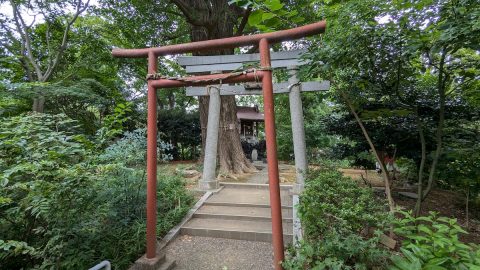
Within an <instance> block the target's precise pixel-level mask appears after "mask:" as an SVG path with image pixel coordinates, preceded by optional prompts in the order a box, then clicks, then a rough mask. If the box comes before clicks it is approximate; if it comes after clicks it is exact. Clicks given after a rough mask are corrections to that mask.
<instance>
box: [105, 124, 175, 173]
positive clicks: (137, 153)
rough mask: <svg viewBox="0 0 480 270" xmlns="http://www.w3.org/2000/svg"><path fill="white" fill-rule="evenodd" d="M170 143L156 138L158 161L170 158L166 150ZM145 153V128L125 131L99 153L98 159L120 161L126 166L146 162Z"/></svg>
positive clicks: (168, 149) (169, 148)
mask: <svg viewBox="0 0 480 270" xmlns="http://www.w3.org/2000/svg"><path fill="white" fill-rule="evenodd" d="M171 149H172V145H171V144H169V143H165V142H163V141H162V140H160V139H158V140H157V155H158V158H159V160H160V161H164V162H165V161H169V160H172V156H171V155H170V154H168V153H167V152H168V151H170V150H171ZM146 153H147V130H146V129H145V128H141V129H136V130H134V131H131V132H130V131H127V132H125V133H124V134H123V138H121V139H119V140H117V141H116V142H115V143H113V144H111V145H110V146H109V147H107V149H105V152H104V153H103V154H102V155H100V160H103V161H110V162H120V163H122V164H124V165H126V166H139V165H145V164H146Z"/></svg>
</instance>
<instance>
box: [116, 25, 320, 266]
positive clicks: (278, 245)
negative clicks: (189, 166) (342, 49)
mask: <svg viewBox="0 0 480 270" xmlns="http://www.w3.org/2000/svg"><path fill="white" fill-rule="evenodd" d="M325 28H326V22H325V21H320V22H317V23H313V24H309V25H305V26H302V27H297V28H293V29H288V30H283V31H277V32H271V33H265V34H257V35H249V36H239V37H230V38H223V39H215V40H206V41H199V42H192V43H184V44H178V45H171V46H164V47H155V48H143V49H113V50H112V55H113V56H114V57H127V58H148V77H147V79H148V83H147V85H148V94H147V98H148V102H147V108H148V114H147V115H148V116H147V251H146V258H147V259H154V258H155V256H156V242H157V239H156V220H157V193H156V192H157V150H156V149H157V98H156V89H158V88H173V87H181V86H202V85H209V84H212V83H218V82H222V83H237V82H251V81H257V80H259V81H261V83H262V92H263V98H264V114H265V133H266V141H267V159H268V181H269V189H270V207H271V212H272V243H273V250H274V265H275V269H282V266H281V262H282V261H283V259H284V246H283V229H282V212H281V211H282V210H281V202H280V185H279V175H278V160H277V146H276V133H275V115H274V103H273V85H272V70H271V61H270V45H271V44H275V43H279V42H281V41H286V40H293V39H299V38H303V37H306V36H312V35H315V34H320V33H323V32H324V31H325ZM257 44H258V45H259V51H260V68H257V69H250V70H245V71H243V72H236V73H226V74H212V75H202V76H191V77H185V78H168V77H163V76H161V75H160V74H157V62H158V57H159V56H163V55H172V54H182V53H191V52H199V51H208V50H214V49H224V48H235V47H242V46H250V45H257Z"/></svg>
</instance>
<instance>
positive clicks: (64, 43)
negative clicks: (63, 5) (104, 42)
mask: <svg viewBox="0 0 480 270" xmlns="http://www.w3.org/2000/svg"><path fill="white" fill-rule="evenodd" d="M89 4H90V0H87V2H86V3H85V5H84V6H83V7H82V0H78V2H77V9H76V11H75V14H74V15H73V18H72V19H71V20H70V21H68V22H67V26H66V27H65V30H64V31H63V38H62V43H61V44H60V47H59V48H58V52H57V55H56V56H55V58H54V60H53V62H52V63H51V64H49V65H48V67H47V71H46V72H45V75H44V76H43V78H42V79H43V80H42V81H46V80H48V78H49V77H50V76H51V75H52V72H53V70H54V69H55V67H56V66H57V65H58V62H59V60H60V58H61V57H62V55H63V52H64V51H65V49H66V48H67V41H68V33H69V32H70V28H71V27H72V25H73V23H74V22H75V21H76V20H77V18H78V16H80V14H82V13H83V12H84V11H85V10H86V9H87V8H88V5H89Z"/></svg>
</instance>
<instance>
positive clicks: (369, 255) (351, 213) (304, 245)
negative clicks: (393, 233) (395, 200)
mask: <svg viewBox="0 0 480 270" xmlns="http://www.w3.org/2000/svg"><path fill="white" fill-rule="evenodd" d="M385 210H386V206H385V205H384V203H383V202H382V201H380V200H378V199H377V198H375V196H374V194H373V192H372V190H371V189H368V188H362V187H359V185H358V184H357V183H356V182H354V181H352V179H350V178H348V177H344V176H343V175H342V174H341V173H340V172H338V171H336V170H333V169H328V170H324V171H315V172H313V173H311V174H310V175H309V176H308V179H307V182H306V189H305V191H304V193H303V194H302V195H301V196H300V204H299V205H298V212H299V215H300V220H301V222H302V229H303V232H304V239H303V241H301V242H300V243H299V246H298V247H292V249H291V250H290V251H289V256H288V257H287V260H286V261H285V263H284V267H285V268H286V269H372V268H373V267H382V266H385V265H386V264H387V261H388V253H387V251H386V250H385V249H384V248H383V247H382V246H381V245H380V243H379V239H380V238H379V235H380V233H382V231H383V230H385V228H386V226H387V225H388V224H389V220H391V219H390V218H389V215H388V214H387V211H385Z"/></svg>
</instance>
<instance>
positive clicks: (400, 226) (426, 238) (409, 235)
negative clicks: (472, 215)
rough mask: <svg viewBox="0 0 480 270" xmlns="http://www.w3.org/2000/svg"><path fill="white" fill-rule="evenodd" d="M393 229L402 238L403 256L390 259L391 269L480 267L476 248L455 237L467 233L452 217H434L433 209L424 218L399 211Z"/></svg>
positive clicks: (479, 258)
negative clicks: (399, 214)
mask: <svg viewBox="0 0 480 270" xmlns="http://www.w3.org/2000/svg"><path fill="white" fill-rule="evenodd" d="M400 213H401V214H402V215H403V218H402V219H399V220H397V221H396V222H395V223H396V229H395V232H396V233H397V234H398V235H399V236H401V237H403V238H404V239H405V240H404V241H403V243H402V248H401V252H402V254H403V256H394V257H393V258H392V262H393V265H392V266H391V267H390V269H392V270H421V269H438V270H442V269H445V270H447V269H449V270H450V269H451V270H467V269H473V270H475V269H477V270H478V269H480V249H479V247H478V246H476V245H473V244H471V245H466V244H464V243H462V242H461V241H460V240H459V234H464V233H467V232H466V231H464V230H463V229H462V228H461V227H460V226H459V225H458V224H457V220H456V219H451V218H446V217H437V215H436V214H435V213H433V212H431V213H430V215H429V216H425V217H417V218H415V217H413V216H412V215H411V213H409V212H400Z"/></svg>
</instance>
